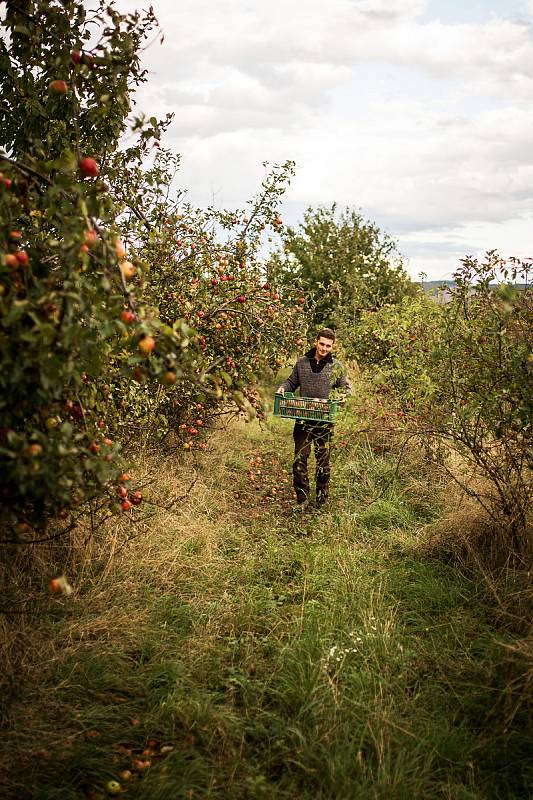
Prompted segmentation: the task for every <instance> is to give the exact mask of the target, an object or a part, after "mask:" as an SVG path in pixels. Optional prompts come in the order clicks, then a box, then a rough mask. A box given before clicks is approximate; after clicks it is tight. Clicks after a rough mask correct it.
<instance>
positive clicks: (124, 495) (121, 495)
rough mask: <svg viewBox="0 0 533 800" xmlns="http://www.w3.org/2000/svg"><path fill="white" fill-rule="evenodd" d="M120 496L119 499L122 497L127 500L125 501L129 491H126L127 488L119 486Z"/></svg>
mask: <svg viewBox="0 0 533 800" xmlns="http://www.w3.org/2000/svg"><path fill="white" fill-rule="evenodd" d="M118 495H119V497H121V498H122V499H123V500H125V499H126V497H127V496H128V490H127V489H126V487H125V486H119V487H118Z"/></svg>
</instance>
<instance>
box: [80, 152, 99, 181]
mask: <svg viewBox="0 0 533 800" xmlns="http://www.w3.org/2000/svg"><path fill="white" fill-rule="evenodd" d="M78 166H79V168H80V172H81V174H82V175H83V177H84V178H96V176H97V175H99V174H100V167H99V166H98V164H97V163H96V161H95V160H94V158H90V157H89V156H84V157H83V158H80V160H79V162H78Z"/></svg>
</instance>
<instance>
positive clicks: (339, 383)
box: [331, 367, 352, 397]
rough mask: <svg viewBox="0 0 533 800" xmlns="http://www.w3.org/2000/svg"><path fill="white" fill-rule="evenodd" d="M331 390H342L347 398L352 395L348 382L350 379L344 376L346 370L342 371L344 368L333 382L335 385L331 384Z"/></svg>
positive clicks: (350, 385)
mask: <svg viewBox="0 0 533 800" xmlns="http://www.w3.org/2000/svg"><path fill="white" fill-rule="evenodd" d="M331 388H332V389H343V390H344V391H345V392H346V396H347V397H350V396H351V394H352V384H351V382H350V379H349V378H348V375H347V374H346V370H345V369H344V367H343V369H342V374H341V375H340V376H339V377H338V378H337V380H336V381H335V383H334V384H333V386H332V387H331Z"/></svg>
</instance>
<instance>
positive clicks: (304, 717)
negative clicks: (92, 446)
mask: <svg viewBox="0 0 533 800" xmlns="http://www.w3.org/2000/svg"><path fill="white" fill-rule="evenodd" d="M340 427H341V428H343V424H342V423H341V426H340ZM341 440H342V441H345V442H346V443H347V444H346V445H345V446H339V447H338V449H337V451H336V455H335V460H334V474H335V490H334V497H333V502H332V503H331V506H330V507H329V509H327V510H326V511H323V512H321V513H320V514H310V515H308V516H306V517H305V521H304V522H302V521H301V520H300V519H299V518H298V519H296V520H295V519H294V518H292V517H291V516H290V514H289V513H288V510H287V503H288V502H289V499H290V486H289V484H288V475H289V464H290V446H291V436H290V427H289V426H288V424H287V423H285V422H283V421H279V420H273V421H270V422H269V423H268V426H267V429H266V430H263V431H261V430H260V429H259V427H258V426H256V425H255V423H254V424H253V425H244V423H243V424H238V425H235V426H233V427H232V428H231V430H230V431H227V432H220V433H219V434H217V436H216V437H215V441H214V445H213V448H212V450H211V452H209V453H207V454H206V455H205V456H203V461H202V462H201V463H200V464H199V465H198V479H197V480H196V482H195V484H194V486H193V487H192V488H191V489H190V491H189V492H188V494H187V496H186V497H185V498H184V499H183V500H182V501H180V502H179V503H178V504H177V505H176V506H175V508H174V510H165V509H164V508H162V506H164V505H165V503H166V502H167V501H168V499H169V498H171V497H173V496H176V495H183V494H186V492H187V487H188V486H189V485H190V475H189V474H188V473H187V471H186V469H185V467H184V466H183V465H179V464H178V465H177V464H175V463H174V462H173V460H172V458H170V457H169V458H167V460H165V461H164V463H161V460H160V459H159V460H155V459H154V460H153V461H148V462H146V461H145V462H143V465H142V470H144V473H145V474H151V475H152V477H153V480H154V483H153V487H152V489H151V499H152V501H153V502H154V503H155V505H154V506H153V509H154V513H153V515H152V516H151V517H149V518H148V519H147V520H145V522H144V523H143V524H142V525H141V526H140V527H138V528H137V529H136V531H135V532H136V538H134V539H133V540H132V541H130V542H129V543H128V545H127V547H122V544H123V541H124V539H125V538H127V537H128V535H130V534H131V530H129V529H128V523H127V522H126V521H125V520H122V521H121V523H120V525H119V526H118V527H117V528H116V530H109V531H108V532H107V534H106V536H107V541H106V547H107V548H108V547H109V543H110V542H111V545H112V554H111V557H105V558H104V557H102V556H101V554H100V555H99V553H98V552H97V549H95V552H94V553H93V562H92V565H91V567H90V568H89V567H88V566H86V567H85V568H83V569H82V568H80V574H79V576H78V582H77V583H78V586H79V589H78V590H77V593H76V595H75V596H74V598H70V599H64V600H58V601H55V600H54V601H53V605H52V609H51V614H50V616H49V617H47V618H46V620H47V621H46V622H45V623H43V625H42V627H41V629H40V631H39V632H38V633H35V636H34V645H33V647H34V657H33V658H32V659H29V660H28V662H27V664H26V666H25V674H24V680H23V682H22V684H21V687H20V692H19V695H18V697H17V698H16V699H15V702H14V703H13V704H12V707H11V710H10V717H9V730H10V731H11V733H9V731H8V735H7V736H6V737H5V739H4V744H5V745H6V746H5V748H4V761H3V767H4V768H3V778H2V779H0V787H2V786H3V792H4V795H5V796H6V797H13V798H15V797H16V798H35V800H52V799H53V800H55V798H58V800H59V798H61V800H70V799H73V798H85V797H87V798H93V799H94V800H96V799H97V798H104V797H106V796H107V795H106V791H105V788H104V787H105V785H106V783H107V781H109V780H112V779H115V780H117V781H120V783H121V787H122V791H121V796H124V797H127V798H146V800H148V798H150V800H159V798H161V799H163V798H165V799H166V798H168V800H180V799H181V798H183V799H184V800H193V799H194V800H196V799H198V800H204V799H205V798H220V800H237V798H238V799H239V800H240V799H241V798H242V799H243V800H244V798H249V799H250V800H255V798H269V799H271V798H275V799H277V798H279V799H281V798H284V799H285V798H286V799H287V800H295V798H304V799H307V798H308V799H309V800H319V799H324V800H326V798H328V799H329V798H335V799H337V798H338V799H339V800H351V799H352V798H362V799H366V798H383V800H385V799H386V800H403V798H405V800H413V798H417V799H418V798H420V799H422V798H424V799H425V798H428V800H429V799H430V798H431V799H433V798H447V799H448V800H480V799H481V798H521V797H524V798H525V797H530V796H531V794H530V791H531V787H532V786H533V783H532V782H531V772H528V749H527V744H528V736H527V730H526V727H525V726H526V721H525V718H524V713H523V711H522V705H521V704H520V691H521V688H520V685H518V684H517V685H512V684H510V681H509V678H508V675H507V662H506V656H505V653H506V648H505V645H506V642H507V638H506V637H507V634H506V633H505V631H503V630H502V629H501V628H500V629H499V630H498V631H496V630H495V629H494V628H493V626H492V611H491V607H490V606H489V605H488V604H487V599H486V596H485V592H484V590H483V587H482V586H480V585H479V584H477V583H476V582H474V581H473V580H469V579H468V578H466V577H464V576H462V575H461V574H460V573H459V572H458V571H457V570H456V569H455V568H454V567H452V566H447V565H445V564H443V563H441V562H438V561H432V560H430V559H429V558H423V557H422V556H421V555H420V554H419V552H418V542H419V539H420V536H421V533H420V532H421V529H422V527H423V526H424V525H425V524H426V523H427V522H428V521H429V520H431V519H432V518H433V516H434V515H435V514H436V513H438V512H437V508H436V504H435V494H436V491H435V486H434V485H433V484H432V482H431V480H429V479H428V478H426V477H425V476H424V474H423V469H422V467H421V465H420V463H413V464H411V465H410V466H409V465H406V467H405V470H404V472H403V473H402V477H401V479H400V478H399V477H398V478H397V479H396V480H394V481H391V478H392V477H393V475H394V466H395V465H394V460H393V459H392V458H391V457H390V456H389V455H387V454H386V453H385V454H376V453H375V452H373V451H372V449H371V448H370V447H368V443H366V444H365V442H363V441H361V438H360V437H357V436H355V434H354V432H353V431H350V430H349V429H347V428H346V427H345V426H344V428H343V429H342V430H340V431H339V432H338V436H337V441H338V442H340V441H341ZM139 471H141V466H139ZM373 499H374V502H372V500H373ZM102 552H104V551H103V550H102ZM99 559H100V560H99ZM509 641H510V639H509ZM529 767H531V760H529ZM528 780H529V783H528Z"/></svg>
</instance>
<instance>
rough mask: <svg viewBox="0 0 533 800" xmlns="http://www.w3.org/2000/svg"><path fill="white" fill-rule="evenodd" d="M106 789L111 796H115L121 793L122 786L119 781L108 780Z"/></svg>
mask: <svg viewBox="0 0 533 800" xmlns="http://www.w3.org/2000/svg"><path fill="white" fill-rule="evenodd" d="M105 790H106V792H107V793H108V794H110V795H111V796H115V795H117V794H120V793H121V791H122V787H121V785H120V783H119V782H118V781H108V782H107V783H106V785H105Z"/></svg>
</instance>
